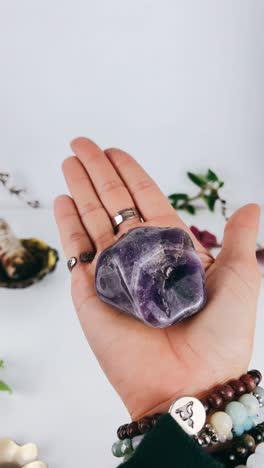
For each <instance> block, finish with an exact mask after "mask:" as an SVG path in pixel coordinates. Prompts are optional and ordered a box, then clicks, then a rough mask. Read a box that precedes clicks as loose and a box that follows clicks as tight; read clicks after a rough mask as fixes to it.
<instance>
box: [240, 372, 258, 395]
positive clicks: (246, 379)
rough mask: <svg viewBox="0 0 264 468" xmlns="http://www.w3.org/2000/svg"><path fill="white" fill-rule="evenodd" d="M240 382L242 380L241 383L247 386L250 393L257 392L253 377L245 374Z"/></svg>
mask: <svg viewBox="0 0 264 468" xmlns="http://www.w3.org/2000/svg"><path fill="white" fill-rule="evenodd" d="M240 380H241V382H243V383H244V384H245V386H246V388H247V391H248V392H249V393H251V392H253V390H255V388H256V382H255V379H254V377H252V375H249V374H243V375H241V377H240Z"/></svg>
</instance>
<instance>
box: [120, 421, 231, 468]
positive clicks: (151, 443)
mask: <svg viewBox="0 0 264 468" xmlns="http://www.w3.org/2000/svg"><path fill="white" fill-rule="evenodd" d="M207 467H208V468H223V467H224V465H222V464H221V463H219V462H217V461H216V460H214V458H212V457H211V456H210V455H208V454H207V453H206V451H205V450H204V449H202V448H200V447H199V446H198V444H197V443H196V442H195V441H194V440H192V439H191V437H189V436H188V435H187V434H186V433H185V432H184V431H183V430H182V429H181V428H180V426H179V425H178V424H177V423H176V422H175V421H174V419H173V418H172V417H171V415H170V414H166V415H165V416H162V417H161V418H160V420H159V421H158V422H157V424H156V426H155V428H154V429H153V430H152V431H151V432H149V433H148V434H147V435H146V436H145V437H144V439H143V441H142V442H141V444H140V445H139V447H138V448H137V450H136V451H135V454H134V455H133V456H132V457H131V458H130V459H129V460H128V461H127V462H126V463H122V464H121V465H119V468H207Z"/></svg>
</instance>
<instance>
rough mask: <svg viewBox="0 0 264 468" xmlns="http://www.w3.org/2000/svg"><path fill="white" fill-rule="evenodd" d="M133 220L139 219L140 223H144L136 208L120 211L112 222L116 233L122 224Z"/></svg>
mask: <svg viewBox="0 0 264 468" xmlns="http://www.w3.org/2000/svg"><path fill="white" fill-rule="evenodd" d="M133 218H139V219H140V221H141V222H143V219H142V217H141V215H140V213H139V211H138V210H137V209H136V208H125V209H123V210H120V211H118V212H117V214H116V215H115V216H114V217H113V218H112V220H111V221H112V224H113V227H114V230H115V231H116V230H117V229H118V227H119V226H120V224H122V223H123V222H124V221H127V220H128V219H133Z"/></svg>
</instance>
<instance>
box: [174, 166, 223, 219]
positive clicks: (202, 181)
mask: <svg viewBox="0 0 264 468" xmlns="http://www.w3.org/2000/svg"><path fill="white" fill-rule="evenodd" d="M187 176H188V177H189V179H190V180H191V181H192V182H193V183H194V184H195V185H197V186H198V187H199V188H200V190H199V192H198V193H197V194H196V195H194V196H189V195H188V194H187V193H173V194H171V195H169V197H168V198H169V200H170V202H171V204H172V206H173V207H174V208H175V209H176V210H185V211H187V212H188V213H190V214H192V215H194V214H195V213H196V210H197V206H196V205H195V204H193V202H195V201H196V200H202V201H203V202H204V203H205V205H206V206H207V207H208V208H209V210H210V211H215V205H216V202H217V200H218V201H219V202H220V203H221V211H222V214H223V216H224V218H225V219H226V201H225V200H223V198H222V197H221V196H220V194H219V191H220V189H221V188H222V187H223V185H224V182H223V181H222V180H220V179H219V177H218V176H217V175H216V173H215V172H213V171H212V170H211V169H208V171H207V173H206V174H202V175H201V174H194V173H193V172H187Z"/></svg>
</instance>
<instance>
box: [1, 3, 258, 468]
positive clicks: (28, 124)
mask: <svg viewBox="0 0 264 468" xmlns="http://www.w3.org/2000/svg"><path fill="white" fill-rule="evenodd" d="M263 23H264V6H263V2H262V1H261V0H250V1H249V0H233V1H232V2H230V0H222V1H221V2H217V1H212V0H202V1H199V2H197V1H195V0H182V1H175V0H165V1H162V2H159V1H157V0H141V1H139V0H133V1H131V0H127V1H122V0H112V1H111V2H109V1H107V0H97V1H96V2H92V1H89V0H88V1H81V0H75V1H73V0H71V1H69V0H68V1H67V0H57V1H56V2H54V1H51V0H45V1H44V0H39V1H37V2H36V1H35V0H23V2H21V1H18V0H9V1H8V2H4V1H2V2H1V15H0V36H1V40H0V61H1V76H0V83H1V86H0V102H1V106H0V135H1V158H0V170H5V171H10V172H11V173H12V174H13V176H14V180H15V182H16V183H17V185H21V184H22V185H23V184H25V185H26V186H27V187H30V188H31V191H32V194H33V197H34V198H39V199H40V200H41V201H43V204H44V206H46V207H48V209H43V210H41V211H32V210H30V209H24V208H23V206H22V205H20V204H19V203H18V202H17V201H16V200H14V201H13V202H12V203H10V200H9V197H8V195H6V194H5V192H4V191H3V190H1V187H0V215H1V216H6V217H7V218H8V220H9V221H10V222H11V224H12V226H14V228H15V229H16V232H17V233H18V234H19V235H21V236H32V235H36V236H39V237H42V238H43V239H44V240H46V241H47V242H49V243H50V244H51V245H53V246H55V247H57V246H59V241H58V237H57V233H56V228H55V225H54V222H53V216H52V212H51V209H50V206H51V202H52V199H53V197H54V196H55V195H56V194H57V193H60V192H61V191H65V186H64V182H63V180H62V177H61V173H60V164H61V162H62V160H63V158H65V157H66V156H68V155H69V154H70V152H69V147H68V141H69V140H70V139H71V138H72V137H74V136H77V135H80V134H85V135H88V136H90V137H91V138H93V139H95V140H96V141H98V143H99V144H101V145H102V146H103V147H106V146H112V145H116V146H120V147H123V148H125V149H126V150H128V151H130V152H131V153H132V154H134V155H135V156H136V157H137V159H138V160H139V161H140V162H142V164H143V165H144V166H145V167H146V169H148V170H149V171H150V173H151V174H152V175H153V176H154V178H155V179H156V180H157V181H158V182H159V184H160V185H161V187H162V188H163V190H164V191H165V192H166V193H169V192H171V191H183V190H184V189H185V188H186V189H188V190H189V187H190V185H189V183H188V182H187V180H186V179H185V178H184V173H185V171H186V170H187V169H192V170H193V171H203V170H205V169H207V167H208V166H209V167H212V169H214V170H216V171H217V172H219V173H220V174H221V175H222V177H223V179H224V180H226V181H227V186H226V188H225V196H226V197H227V199H228V200H229V201H230V203H231V204H234V205H238V204H241V203H243V202H246V201H257V202H259V203H262V204H263V201H264V200H263V168H264V163H263V148H264V132H263V121H264V87H263V83H264V66H263V54H264V41H263ZM7 207H10V209H9V210H7ZM203 216H205V214H204V215H203ZM207 216H208V217H207V218H205V217H201V218H200V219H199V220H197V221H195V223H196V224H198V226H199V227H202V226H203V225H204V226H205V227H207V228H208V226H210V228H211V230H212V231H214V230H216V231H217V232H219V234H220V233H221V232H222V221H221V220H220V218H217V217H210V216H209V215H207ZM192 221H193V220H192ZM262 240H263V231H262ZM263 305H264V301H263V299H262V303H261V306H260V310H261V307H262V309H263ZM0 318H1V328H0V357H1V358H4V359H5V361H6V365H7V368H6V370H5V371H4V372H3V373H2V372H1V374H0V375H1V377H2V376H3V378H4V379H5V380H6V381H8V382H9V383H10V385H11V386H12V387H13V388H14V395H13V396H12V397H9V396H7V395H1V396H0V414H1V427H0V437H1V436H10V437H13V438H14V439H15V440H17V441H19V442H27V441H28V440H33V441H35V442H36V443H38V444H39V446H40V448H41V456H42V458H43V459H44V460H45V461H47V462H48V463H49V466H50V468H73V467H74V466H84V465H87V466H93V467H97V466H98V467H100V468H101V467H102V468H110V467H113V466H115V465H116V463H115V460H113V459H112V457H111V455H110V446H111V443H112V441H113V438H114V431H115V428H116V427H117V426H118V425H119V424H120V423H122V422H123V421H126V419H127V415H126V411H125V409H124V408H123V407H122V405H121V404H120V402H119V399H118V397H117V396H116V395H115V393H114V391H113V390H112V388H111V387H110V385H109V384H108V383H107V381H106V379H105V378H104V376H103V375H102V372H101V371H100V369H99V367H98V365H97V363H96V361H95V359H94V358H93V356H92V354H91V352H90V350H89V348H88V346H87V344H86V341H85V339H84V337H83V335H82V332H81V330H80V326H79V324H78V322H77V319H76V317H75V313H74V311H73V307H72V305H71V302H70V297H69V275H68V272H67V270H66V268H65V265H64V263H63V262H60V264H59V267H58V270H57V271H56V272H55V273H54V274H53V275H52V276H50V277H49V278H47V279H45V281H43V282H42V283H40V284H38V285H36V286H34V287H32V288H30V289H28V290H23V291H7V290H1V291H0ZM263 325H264V323H263V316H262V315H261V314H260V315H259V327H258V332H257V339H256V344H255V354H254V362H253V365H255V366H259V367H261V366H262V356H263V339H262V336H261V329H262V330H263ZM98 431H100V437H99V435H98Z"/></svg>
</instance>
